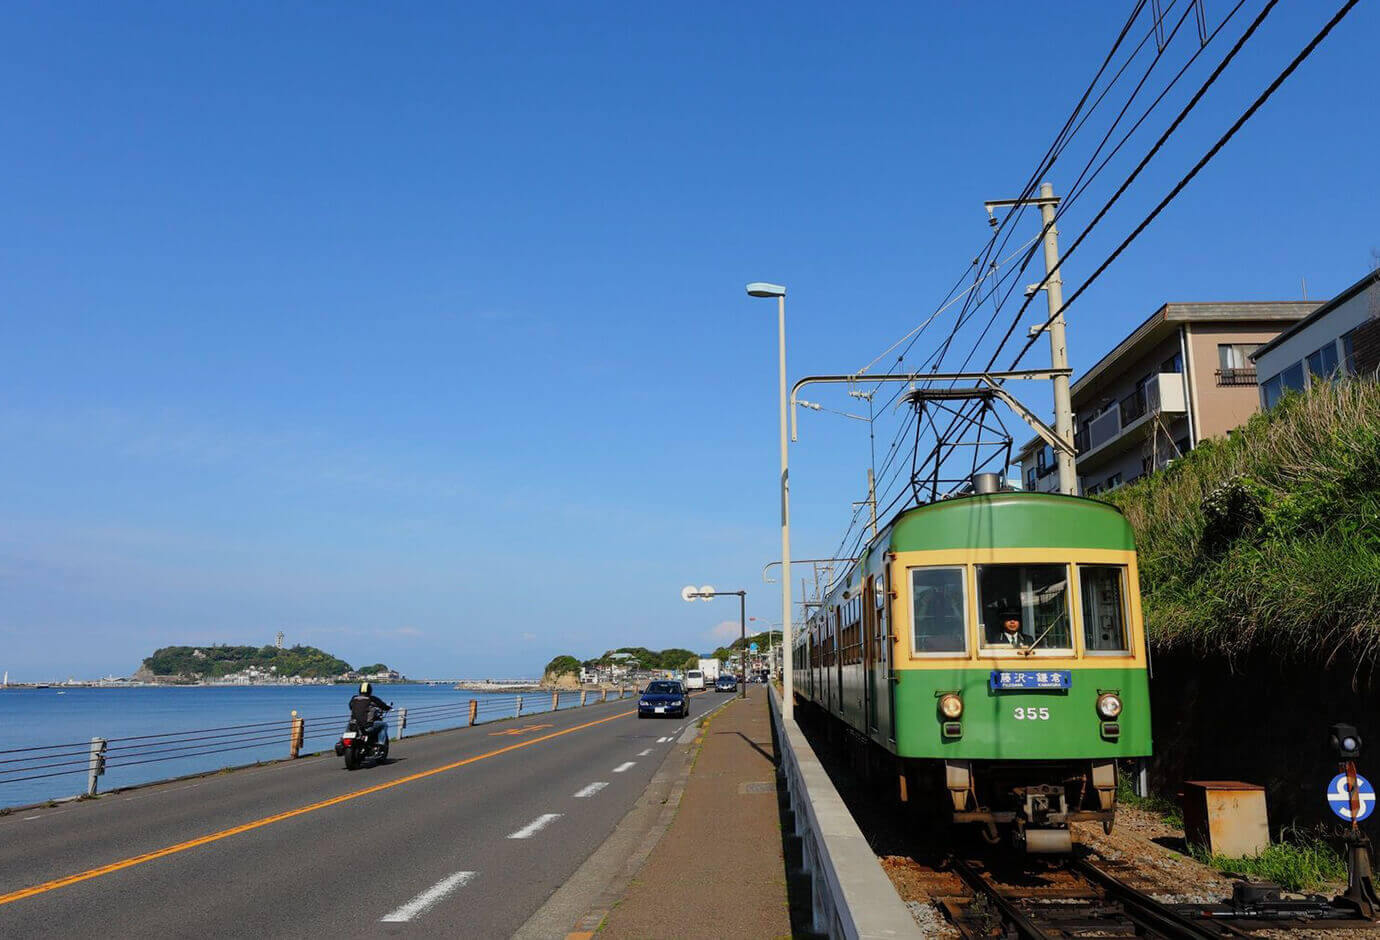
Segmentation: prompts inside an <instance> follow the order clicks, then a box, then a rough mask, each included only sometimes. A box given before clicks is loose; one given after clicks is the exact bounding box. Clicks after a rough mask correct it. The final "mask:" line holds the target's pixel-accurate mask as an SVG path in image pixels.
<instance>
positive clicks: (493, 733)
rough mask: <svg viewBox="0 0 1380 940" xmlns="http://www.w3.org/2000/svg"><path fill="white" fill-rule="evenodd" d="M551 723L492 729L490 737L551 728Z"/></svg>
mask: <svg viewBox="0 0 1380 940" xmlns="http://www.w3.org/2000/svg"><path fill="white" fill-rule="evenodd" d="M550 727H552V726H551V725H523V726H522V727H521V728H510V729H509V730H507V731H490V732H489V737H491V738H493V737H498V736H499V735H504V734H527V733H528V732H529V731H540V730H541V729H542V728H550Z"/></svg>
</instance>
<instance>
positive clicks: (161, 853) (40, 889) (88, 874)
mask: <svg viewBox="0 0 1380 940" xmlns="http://www.w3.org/2000/svg"><path fill="white" fill-rule="evenodd" d="M635 712H636V709H633V710H630V711H625V712H619V713H618V714H616V715H609V716H608V717H607V718H598V719H595V720H594V721H588V722H585V723H584V724H582V725H576V726H575V727H573V728H566V729H565V730H564V731H553V732H551V733H550V734H544V735H542V736H541V737H539V738H531V739H529V740H526V741H519V742H518V743H516V744H509V745H507V746H506V747H500V748H496V749H494V750H492V751H487V752H485V753H483V754H476V755H475V756H474V757H467V758H465V759H464V760H458V761H455V762H454V763H451V764H446V765H445V766H443V767H433V768H432V769H431V770H423V771H419V772H418V773H415V774H411V775H409V776H406V777H399V778H398V779H397V780H390V781H388V782H387V783H380V784H376V785H375V786H372V787H365V788H364V789H363V790H355V791H354V792H353V793H345V794H342V795H340V796H333V797H331V798H330V799H329V800H321V801H320V802H318V803H310V804H308V805H306V806H299V807H298V808H297V809H290V810H288V811H287V812H283V813H276V814H274V815H272V816H265V817H264V818H262V819H256V820H254V821H253V822H247V823H244V824H243V825H239V826H232V827H231V828H229V829H222V830H220V831H219V832H213V833H211V834H210V835H205V836H201V837H200V838H196V839H190V840H188V841H186V842H179V843H177V844H176V845H170V846H168V847H167V848H162V849H158V850H157V851H154V852H145V853H144V854H143V855H135V856H132V857H131V858H126V859H123V860H121V861H118V862H111V863H110V864H109V865H102V866H101V867H100V868H92V869H88V870H87V871H83V872H78V873H77V874H75V875H68V876H67V877H65V878H57V879H54V880H53V881H45V882H43V883H42V884H37V885H34V886H33V887H31V888H23V889H21V890H19V891H11V892H10V893H9V894H0V905H4V904H12V903H14V902H15V901H22V900H23V899H24V898H30V897H33V896H34V895H36V894H46V893H47V892H49V891H55V890H57V889H58V888H65V887H67V886H68V885H74V884H77V883H78V882H81V881H90V880H91V879H92V878H99V877H101V876H102V875H109V874H113V873H114V872H117V871H123V870H124V869H126V868H133V867H134V866H135V865H142V864H144V863H145V862H152V861H154V860H155V859H160V858H164V857H166V856H168V855H176V854H177V853H178V852H185V851H187V850H188V849H194V848H197V847H198V846H202V845H208V844H210V843H212V842H219V841H220V840H221V839H228V838H230V837H231V836H237V835H239V834H240V833H244V832H251V831H253V830H255V829H262V828H263V827H264V826H271V825H273V824H274V823H277V822H282V821H283V820H285V819H291V818H292V817H294V816H302V815H304V814H306V813H314V812H316V811H317V810H319V809H325V808H326V807H328V806H335V805H337V804H339V803H345V802H347V801H349V800H353V799H357V798H358V797H361V796H368V795H369V794H371V793H379V792H382V791H383V790H391V789H392V788H393V787H400V786H402V785H403V784H405V783H412V782H413V781H416V780H422V779H425V778H426V777H434V776H435V775H436V774H442V773H445V772H446V771H448V770H454V769H455V768H457V767H464V766H465V765H466V764H473V763H475V762H476V761H481V760H487V759H488V758H490V757H497V756H498V755H499V754H506V753H508V752H509V751H516V750H518V749H519V748H524V747H531V746H532V745H533V744H540V743H541V742H542V741H549V740H551V739H552V738H559V737H560V736H562V735H565V734H572V733H574V732H576V731H583V730H584V729H586V728H593V727H594V726H595V725H602V724H604V723H605V722H608V721H613V720H615V719H617V718H623V717H625V716H627V715H631V714H634V713H635Z"/></svg>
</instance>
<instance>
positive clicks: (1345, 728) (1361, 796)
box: [1327, 724, 1380, 920]
mask: <svg viewBox="0 0 1380 940" xmlns="http://www.w3.org/2000/svg"><path fill="white" fill-rule="evenodd" d="M1328 743H1330V744H1331V745H1332V748H1333V750H1335V751H1336V752H1337V756H1338V757H1340V758H1341V762H1340V763H1339V764H1338V769H1339V770H1340V771H1341V772H1340V773H1338V774H1337V776H1335V777H1333V778H1332V782H1331V783H1329V784H1328V785H1327V805H1328V807H1329V808H1331V810H1332V812H1333V813H1335V814H1336V815H1337V816H1338V817H1340V818H1341V820H1342V821H1343V822H1349V823H1351V828H1350V829H1348V830H1347V831H1346V834H1345V835H1344V837H1343V838H1344V840H1345V841H1346V849H1347V852H1346V875H1347V878H1346V891H1344V892H1343V893H1342V894H1341V895H1340V896H1339V897H1338V898H1337V899H1336V903H1337V904H1341V905H1345V906H1346V907H1349V908H1351V909H1352V910H1354V911H1355V912H1356V913H1357V914H1360V915H1361V916H1362V917H1364V918H1366V919H1367V920H1374V919H1375V918H1376V917H1377V915H1380V897H1377V896H1376V893H1375V876H1374V871H1373V869H1372V867H1371V848H1370V839H1369V838H1368V837H1367V836H1366V834H1365V833H1364V832H1362V831H1361V828H1360V826H1359V825H1358V824H1359V823H1361V822H1362V821H1363V820H1365V819H1367V818H1369V816H1370V815H1371V813H1373V812H1375V787H1373V786H1371V783H1370V781H1369V780H1367V779H1366V778H1365V777H1363V776H1361V775H1360V774H1359V773H1357V772H1356V758H1358V757H1360V756H1361V735H1360V733H1359V732H1358V731H1357V730H1356V728H1355V726H1354V725H1348V724H1335V725H1333V726H1332V733H1331V736H1330V738H1329V742H1328Z"/></svg>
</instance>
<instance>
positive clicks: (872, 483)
mask: <svg viewBox="0 0 1380 940" xmlns="http://www.w3.org/2000/svg"><path fill="white" fill-rule="evenodd" d="M853 505H854V506H870V507H871V508H872V537H873V538H874V539H875V538H876V537H877V479H876V476H875V474H874V473H873V472H872V468H871V467H868V468H867V499H866V500H864V501H863V502H861V503H854V504H853Z"/></svg>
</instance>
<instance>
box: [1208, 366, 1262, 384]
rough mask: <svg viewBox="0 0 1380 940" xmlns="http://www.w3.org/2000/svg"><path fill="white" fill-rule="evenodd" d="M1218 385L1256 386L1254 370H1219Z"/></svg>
mask: <svg viewBox="0 0 1380 940" xmlns="http://www.w3.org/2000/svg"><path fill="white" fill-rule="evenodd" d="M1217 384H1218V386H1224V385H1255V384H1256V379H1255V370H1254V369H1218V370H1217Z"/></svg>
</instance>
